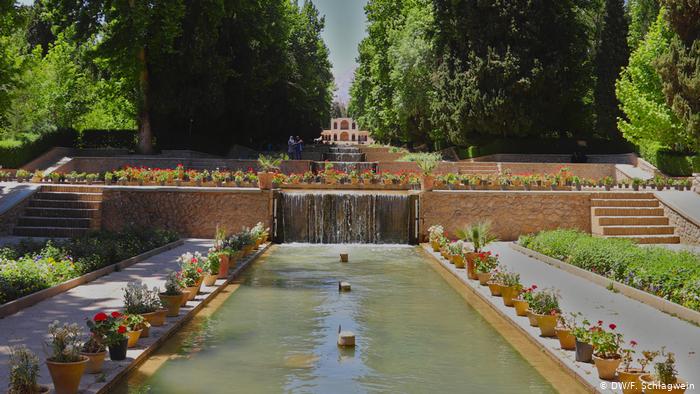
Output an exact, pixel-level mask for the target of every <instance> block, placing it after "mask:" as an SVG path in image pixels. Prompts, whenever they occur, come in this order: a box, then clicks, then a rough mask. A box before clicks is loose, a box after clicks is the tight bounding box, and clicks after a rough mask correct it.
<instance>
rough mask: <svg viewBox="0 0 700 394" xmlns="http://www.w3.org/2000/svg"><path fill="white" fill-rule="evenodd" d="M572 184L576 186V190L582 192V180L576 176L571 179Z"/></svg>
mask: <svg viewBox="0 0 700 394" xmlns="http://www.w3.org/2000/svg"><path fill="white" fill-rule="evenodd" d="M571 183H572V184H573V185H574V189H576V190H578V191H581V186H582V181H581V178H579V177H578V176H576V175H574V176H573V177H571Z"/></svg>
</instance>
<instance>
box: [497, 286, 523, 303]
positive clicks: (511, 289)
mask: <svg viewBox="0 0 700 394" xmlns="http://www.w3.org/2000/svg"><path fill="white" fill-rule="evenodd" d="M518 293H519V292H518V287H517V286H503V287H502V288H501V294H502V295H503V305H505V306H513V299H514V298H515V297H517V296H518Z"/></svg>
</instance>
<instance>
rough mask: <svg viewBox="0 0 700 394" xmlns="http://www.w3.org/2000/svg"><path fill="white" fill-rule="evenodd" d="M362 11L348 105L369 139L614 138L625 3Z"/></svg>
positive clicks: (383, 4) (381, 1) (387, 4)
mask: <svg viewBox="0 0 700 394" xmlns="http://www.w3.org/2000/svg"><path fill="white" fill-rule="evenodd" d="M606 4H607V6H606ZM608 8H609V9H610V10H608ZM366 12H367V17H368V22H369V26H368V36H367V38H366V39H365V40H364V41H363V42H362V43H361V44H360V47H359V52H360V53H359V58H358V60H359V68H358V69H357V71H356V74H355V81H354V83H353V86H352V88H351V97H352V98H351V102H350V112H351V113H352V114H353V115H354V116H355V117H356V118H357V119H358V121H359V122H360V124H362V126H363V127H366V128H369V129H370V130H372V131H373V133H374V137H375V139H378V140H380V141H383V142H405V143H410V142H429V143H432V144H433V146H435V147H440V146H442V145H444V144H445V143H448V144H463V143H466V142H467V141H468V140H470V139H472V138H475V137H484V136H486V137H488V136H491V137H496V136H498V137H520V136H547V137H556V136H567V137H571V136H576V137H594V136H602V137H604V138H610V137H611V136H613V137H614V136H616V127H615V118H616V116H617V113H616V107H617V102H616V100H615V97H614V83H615V80H616V78H617V75H618V73H619V71H620V69H621V67H622V66H623V65H624V64H625V63H626V61H627V55H626V53H627V48H626V43H625V39H626V34H627V33H626V31H627V24H626V19H625V15H624V3H623V1H622V0H610V1H607V2H605V4H604V2H602V1H578V0H566V1H541V2H531V1H525V0H522V1H489V2H484V1H477V0H454V1H453V0H450V1H447V0H433V1H427V0H425V1H424V0H403V1H388V0H371V1H370V2H369V3H368V5H367V7H366ZM605 26H608V27H607V28H605ZM611 51H615V52H616V53H610V52H611ZM594 66H595V67H594ZM595 101H597V102H595ZM594 102H595V105H594ZM596 115H598V116H597V117H598V119H599V122H598V124H597V126H598V127H597V129H596V128H595V126H596ZM596 130H597V132H596Z"/></svg>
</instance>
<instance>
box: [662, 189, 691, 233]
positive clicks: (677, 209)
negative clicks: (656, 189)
mask: <svg viewBox="0 0 700 394" xmlns="http://www.w3.org/2000/svg"><path fill="white" fill-rule="evenodd" d="M690 193H692V192H690ZM654 197H656V199H657V200H659V202H660V203H661V204H663V205H665V206H667V207H668V208H669V209H671V210H672V211H674V212H675V213H677V214H678V215H679V216H681V217H682V218H684V219H685V220H687V221H689V222H690V223H692V224H694V225H696V226H697V227H700V221H699V220H698V219H696V218H694V217H692V216H690V215H688V213H687V212H685V211H684V210H683V209H681V208H680V207H679V206H678V205H676V204H675V203H673V202H671V201H668V200H667V199H665V198H664V197H663V196H662V195H661V194H659V193H654Z"/></svg>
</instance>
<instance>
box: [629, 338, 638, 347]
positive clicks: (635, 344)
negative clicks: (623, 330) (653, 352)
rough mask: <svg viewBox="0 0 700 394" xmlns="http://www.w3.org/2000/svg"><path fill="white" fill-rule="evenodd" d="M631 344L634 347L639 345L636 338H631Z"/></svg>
mask: <svg viewBox="0 0 700 394" xmlns="http://www.w3.org/2000/svg"><path fill="white" fill-rule="evenodd" d="M630 345H631V346H632V347H634V346H637V341H635V340H634V339H633V340H631V341H630Z"/></svg>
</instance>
